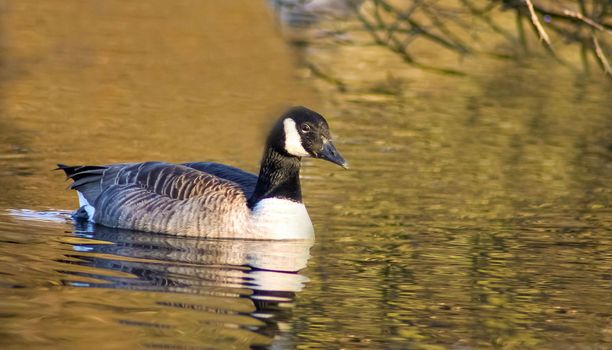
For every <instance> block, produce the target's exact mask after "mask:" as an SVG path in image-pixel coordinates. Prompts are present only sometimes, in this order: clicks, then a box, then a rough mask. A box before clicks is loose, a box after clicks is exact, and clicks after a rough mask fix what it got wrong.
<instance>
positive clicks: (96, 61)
mask: <svg viewBox="0 0 612 350" xmlns="http://www.w3.org/2000/svg"><path fill="white" fill-rule="evenodd" d="M0 5H1V7H0V25H1V27H2V30H1V31H0V191H1V193H2V194H1V195H0V347H1V348H3V349H47V348H48V349H83V348H95V349H118V348H124V349H133V348H153V349H158V348H159V349H244V348H270V349H291V348H301V349H309V348H331V349H336V348H345V349H349V348H364V349H381V348H385V349H430V350H431V349H609V348H610V347H612V229H611V228H612V207H611V198H612V94H611V93H610V91H612V84H611V83H610V81H609V80H606V79H605V78H601V77H599V75H598V72H596V71H593V72H591V74H589V75H587V74H585V73H582V72H581V71H579V70H575V69H568V68H567V67H564V66H562V65H558V64H556V63H555V62H553V61H551V60H550V59H549V58H547V57H545V56H542V57H540V56H539V55H537V54H536V55H534V57H531V58H525V59H524V60H521V61H520V62H515V61H508V60H496V59H492V58H487V57H471V58H467V59H465V60H462V61H461V62H456V61H453V59H452V58H448V57H446V56H444V55H443V54H442V53H440V52H438V51H436V50H434V49H428V48H425V49H424V50H423V51H422V52H421V53H420V54H421V55H422V56H421V57H423V59H427V58H433V57H437V56H440V57H441V58H440V62H441V64H448V62H454V64H455V65H456V66H458V67H459V68H460V69H461V70H462V72H464V73H465V74H463V75H455V74H443V73H441V72H439V71H436V70H431V69H419V68H415V67H412V66H409V65H406V64H405V62H403V61H402V60H401V59H400V58H399V57H397V56H396V55H394V54H393V53H391V52H389V51H388V50H385V49H383V48H381V47H378V46H376V45H372V44H371V43H369V39H367V38H368V37H367V35H366V34H365V33H359V32H352V33H350V36H349V37H348V39H347V37H342V38H338V37H333V36H331V37H330V36H325V35H319V34H320V32H319V33H317V28H323V26H324V24H323V23H321V24H320V26H321V27H314V29H315V30H314V32H315V33H314V34H313V33H311V31H312V30H313V26H310V27H308V28H304V26H309V25H311V24H312V23H310V22H309V21H310V19H309V18H310V17H307V16H306V17H299V16H298V17H297V18H301V19H302V21H301V22H300V21H297V22H298V24H299V25H300V26H299V27H298V28H293V29H292V28H289V27H290V25H295V22H296V21H295V20H294V21H292V20H291V19H292V18H293V19H294V18H296V17H295V16H294V17H292V15H291V13H287V11H284V10H283V9H281V10H279V9H276V11H275V10H274V9H272V6H270V4H269V3H267V2H265V1H261V2H257V1H250V0H244V1H227V2H226V1H223V2H222V1H209V2H203V1H195V0H194V1H186V0H185V1H179V2H175V3H173V5H172V6H170V5H169V4H168V2H166V1H161V0H160V1H146V2H128V3H126V2H123V1H118V0H117V1H115V0H111V1H104V2H96V1H46V2H39V1H29V0H19V1H4V2H0ZM339 11H340V12H342V9H340V10H339ZM279 18H280V19H281V21H279ZM332 22H333V24H332V25H338V26H342V25H350V24H351V22H350V20H346V19H345V18H343V17H342V16H339V17H334V19H333V21H332ZM306 32H307V33H306ZM296 33H297V34H298V35H302V34H303V35H305V38H304V37H300V38H299V39H295V37H294V35H296ZM370 41H371V40H370ZM291 42H293V43H294V44H295V43H298V44H299V45H297V46H296V45H292V44H291ZM570 59H571V58H570ZM307 67H310V68H307ZM322 72H324V74H322ZM293 104H303V105H307V106H310V107H312V108H314V109H316V110H319V111H320V112H321V113H322V114H323V115H325V116H326V117H327V119H328V121H329V122H330V125H331V129H332V132H333V133H334V134H335V136H336V144H337V146H338V149H339V150H340V151H341V152H342V153H343V155H344V156H345V158H347V160H348V161H349V162H350V164H351V170H349V171H344V170H342V169H340V168H338V167H334V166H333V165H330V164H328V163H323V162H318V161H309V160H307V161H305V164H304V167H303V170H302V175H303V176H302V177H303V193H304V198H305V202H306V205H307V206H308V208H309V212H310V215H311V218H312V221H313V223H314V225H315V231H316V236H317V238H316V241H315V242H314V245H311V244H307V243H300V242H273V243H270V242H251V241H232V240H197V239H182V238H174V237H171V236H164V235H154V234H149V233H138V232H131V231H123V230H113V229H107V228H103V227H92V226H90V225H84V224H78V225H77V224H75V223H73V222H72V221H71V220H70V218H69V214H70V211H71V210H73V209H75V208H76V206H77V200H76V196H75V194H74V193H72V192H71V191H68V190H66V187H67V186H68V182H64V176H63V175H62V174H61V173H59V172H56V171H51V169H53V168H54V167H55V164H56V163H58V162H62V163H67V164H81V163H87V164H105V163H113V162H130V161H143V160H163V161H170V162H184V161H194V160H213V161H218V162H223V163H227V164H232V165H235V166H239V167H242V168H244V169H246V170H249V171H254V172H255V171H257V167H258V160H259V157H260V152H261V144H262V140H263V136H264V135H265V131H266V126H267V125H268V124H269V122H270V120H272V119H274V118H275V117H276V115H277V114H278V113H279V112H280V111H282V110H283V109H284V108H285V107H287V106H289V105H293Z"/></svg>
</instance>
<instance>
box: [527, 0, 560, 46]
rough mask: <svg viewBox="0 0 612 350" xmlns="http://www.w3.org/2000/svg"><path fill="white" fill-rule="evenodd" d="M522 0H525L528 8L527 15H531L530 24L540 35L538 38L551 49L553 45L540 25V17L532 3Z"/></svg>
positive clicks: (529, 0) (528, 0)
mask: <svg viewBox="0 0 612 350" xmlns="http://www.w3.org/2000/svg"><path fill="white" fill-rule="evenodd" d="M524 1H525V4H527V8H528V9H529V15H530V16H531V24H533V26H534V28H535V29H536V31H537V32H538V35H539V36H540V40H542V41H544V42H545V43H546V45H547V46H548V48H549V49H550V50H551V51H552V50H553V47H552V44H551V43H550V38H549V37H548V34H546V31H545V30H544V27H542V24H541V23H540V19H539V18H538V15H537V14H536V12H535V10H534V9H533V4H532V3H531V0H524Z"/></svg>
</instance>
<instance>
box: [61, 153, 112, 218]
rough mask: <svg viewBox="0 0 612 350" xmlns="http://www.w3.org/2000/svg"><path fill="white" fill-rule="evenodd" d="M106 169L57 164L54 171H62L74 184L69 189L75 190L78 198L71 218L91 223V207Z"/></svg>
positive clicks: (103, 167) (94, 166)
mask: <svg viewBox="0 0 612 350" xmlns="http://www.w3.org/2000/svg"><path fill="white" fill-rule="evenodd" d="M106 169H108V167H106V166H101V165H65V164H58V165H57V168H55V169H54V170H62V171H63V172H64V173H65V174H66V177H67V179H72V180H73V181H74V182H73V183H72V184H71V185H70V189H73V190H76V191H77V195H78V197H79V209H77V210H76V211H75V212H74V213H73V214H72V217H73V218H74V219H84V220H89V221H92V222H93V217H94V213H95V207H94V206H93V205H92V204H93V203H95V201H96V199H97V198H98V196H99V195H100V182H101V181H102V176H103V175H104V171H105V170H106Z"/></svg>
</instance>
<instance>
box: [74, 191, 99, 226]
mask: <svg viewBox="0 0 612 350" xmlns="http://www.w3.org/2000/svg"><path fill="white" fill-rule="evenodd" d="M77 195H78V196H79V207H84V209H85V211H86V212H87V218H88V220H89V221H90V222H94V219H93V217H94V214H95V213H96V208H94V207H93V206H92V205H90V204H89V202H88V201H87V199H85V196H83V194H82V193H81V192H79V191H77Z"/></svg>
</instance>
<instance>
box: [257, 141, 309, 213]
mask: <svg viewBox="0 0 612 350" xmlns="http://www.w3.org/2000/svg"><path fill="white" fill-rule="evenodd" d="M266 198H282V199H289V200H292V201H294V202H300V203H301V202H302V188H301V187H300V158H298V157H293V156H289V155H285V154H282V153H281V152H279V151H277V150H276V149H274V147H272V146H270V145H268V146H267V148H266V150H265V152H264V155H263V159H262V160H261V168H260V169H259V178H258V179H257V185H255V191H254V192H253V195H251V198H249V207H250V208H253V207H255V205H256V204H257V202H259V201H260V200H262V199H266Z"/></svg>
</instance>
